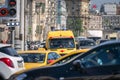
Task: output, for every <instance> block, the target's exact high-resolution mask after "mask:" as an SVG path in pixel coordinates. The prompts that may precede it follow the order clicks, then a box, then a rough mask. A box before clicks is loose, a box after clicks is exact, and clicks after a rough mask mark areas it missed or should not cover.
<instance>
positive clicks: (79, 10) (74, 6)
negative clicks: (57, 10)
mask: <svg viewBox="0 0 120 80" xmlns="http://www.w3.org/2000/svg"><path fill="white" fill-rule="evenodd" d="M65 1H66V6H67V13H68V17H67V26H68V27H69V28H70V29H72V27H76V21H75V20H76V19H81V20H82V27H83V29H84V32H83V34H81V35H84V36H86V34H85V32H86V28H87V26H88V20H89V18H88V16H89V13H88V11H89V1H90V0H65ZM70 20H72V23H69V22H70ZM80 33H81V32H80Z"/></svg>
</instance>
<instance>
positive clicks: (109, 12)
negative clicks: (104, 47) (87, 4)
mask: <svg viewBox="0 0 120 80" xmlns="http://www.w3.org/2000/svg"><path fill="white" fill-rule="evenodd" d="M119 8H120V7H119V4H116V3H105V4H103V5H102V6H101V9H100V12H101V13H102V27H103V34H104V35H103V37H104V38H109V39H113V38H114V39H116V38H117V32H118V31H119V30H120V15H119Z"/></svg>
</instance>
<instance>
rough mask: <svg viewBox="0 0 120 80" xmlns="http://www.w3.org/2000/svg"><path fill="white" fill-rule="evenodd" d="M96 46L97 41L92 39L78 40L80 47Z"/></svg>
mask: <svg viewBox="0 0 120 80" xmlns="http://www.w3.org/2000/svg"><path fill="white" fill-rule="evenodd" d="M94 46H96V42H95V41H94V40H92V39H81V40H79V41H78V47H79V49H87V48H92V47H94Z"/></svg>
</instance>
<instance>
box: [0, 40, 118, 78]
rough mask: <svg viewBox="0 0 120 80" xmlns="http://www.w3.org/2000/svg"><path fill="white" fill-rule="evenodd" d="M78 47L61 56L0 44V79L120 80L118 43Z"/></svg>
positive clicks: (49, 51) (109, 42)
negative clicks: (21, 49) (20, 49)
mask: <svg viewBox="0 0 120 80" xmlns="http://www.w3.org/2000/svg"><path fill="white" fill-rule="evenodd" d="M85 41H87V42H86V43H88V42H89V40H86V39H85ZM82 42H83V40H82ZM84 43H85V42H84ZM90 43H91V45H92V44H94V43H92V42H91V41H90ZM79 44H80V41H79ZM82 46H83V45H82ZM85 46H86V45H85ZM79 48H80V46H79ZM79 48H78V49H76V50H74V51H72V52H69V53H68V54H66V55H60V54H59V51H52V50H44V49H38V50H27V51H16V50H15V49H14V48H12V47H11V46H10V45H8V44H0V80H89V79H90V80H94V79H95V80H96V79H99V80H102V79H108V80H109V79H120V76H119V74H120V68H119V67H120V53H119V52H120V41H119V40H109V41H106V42H103V43H100V44H96V45H95V44H94V47H93V46H91V47H90V46H89V47H86V48H85V47H84V48H80V49H79ZM43 78H44V79H43ZM52 78H53V79H52Z"/></svg>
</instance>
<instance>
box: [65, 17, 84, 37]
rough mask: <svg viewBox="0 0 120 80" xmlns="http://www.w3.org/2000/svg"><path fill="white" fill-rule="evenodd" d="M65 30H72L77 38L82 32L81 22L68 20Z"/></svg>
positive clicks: (79, 20)
mask: <svg viewBox="0 0 120 80" xmlns="http://www.w3.org/2000/svg"><path fill="white" fill-rule="evenodd" d="M67 28H68V29H70V30H72V31H73V33H74V35H75V36H79V35H80V33H81V32H83V28H82V20H81V19H80V18H75V19H73V18H68V20H67Z"/></svg>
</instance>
